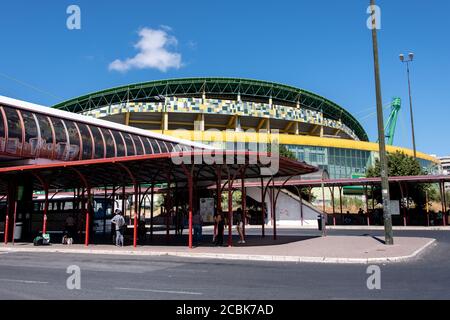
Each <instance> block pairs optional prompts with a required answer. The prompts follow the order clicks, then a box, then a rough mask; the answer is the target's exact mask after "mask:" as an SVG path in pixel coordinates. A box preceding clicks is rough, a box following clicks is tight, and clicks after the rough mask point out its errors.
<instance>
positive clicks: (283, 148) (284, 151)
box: [278, 145, 298, 160]
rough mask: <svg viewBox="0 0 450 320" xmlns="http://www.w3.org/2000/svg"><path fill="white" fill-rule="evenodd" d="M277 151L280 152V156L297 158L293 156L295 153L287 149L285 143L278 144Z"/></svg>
mask: <svg viewBox="0 0 450 320" xmlns="http://www.w3.org/2000/svg"><path fill="white" fill-rule="evenodd" d="M278 152H279V153H280V157H284V158H288V159H293V160H298V159H297V157H296V156H295V153H294V152H292V151H291V150H289V149H288V148H287V147H286V146H285V145H280V147H279V148H278Z"/></svg>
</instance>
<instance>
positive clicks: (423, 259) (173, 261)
mask: <svg viewBox="0 0 450 320" xmlns="http://www.w3.org/2000/svg"><path fill="white" fill-rule="evenodd" d="M279 234H308V232H307V231H300V230H297V231H295V230H287V231H286V230H283V231H282V230H279ZM329 234H333V235H344V234H345V235H349V234H350V235H356V234H359V235H361V234H371V235H381V234H382V233H381V232H379V231H342V230H335V231H329ZM396 235H402V236H426V237H434V238H436V239H437V240H438V241H437V244H436V245H435V246H434V247H433V248H431V249H429V250H428V251H427V252H426V253H424V254H422V255H421V256H419V257H418V258H417V259H415V260H413V261H410V262H405V263H396V264H386V265H379V266H380V268H381V290H369V289H368V288H367V285H366V282H367V278H368V276H369V275H368V274H366V271H367V266H366V265H342V264H341V265H337V264H336V265H334V264H310V263H304V264H296V263H269V262H240V261H219V260H199V259H181V258H175V257H132V256H112V255H111V256H105V255H87V254H83V255H79V254H78V255H75V254H74V255H72V254H40V253H39V254H30V253H0V299H1V300H4V299H183V300H186V299H215V300H228V299H244V300H245V299H450V232H449V231H402V232H400V231H399V232H396ZM71 265H76V266H79V268H80V272H81V276H80V284H81V289H80V290H77V289H74V290H69V289H67V286H66V281H67V278H68V277H69V276H70V275H69V274H68V273H66V271H67V267H68V266H71Z"/></svg>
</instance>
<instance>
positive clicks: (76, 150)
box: [65, 120, 80, 160]
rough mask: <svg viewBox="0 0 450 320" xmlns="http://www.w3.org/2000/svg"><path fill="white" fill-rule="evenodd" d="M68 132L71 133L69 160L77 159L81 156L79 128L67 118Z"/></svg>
mask: <svg viewBox="0 0 450 320" xmlns="http://www.w3.org/2000/svg"><path fill="white" fill-rule="evenodd" d="M65 124H66V127H67V133H68V134H69V145H68V149H69V150H68V155H67V156H68V160H76V159H79V158H80V135H79V134H78V128H77V127H76V126H75V123H73V122H72V121H68V120H65Z"/></svg>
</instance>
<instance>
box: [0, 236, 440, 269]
mask: <svg viewBox="0 0 450 320" xmlns="http://www.w3.org/2000/svg"><path fill="white" fill-rule="evenodd" d="M435 242H436V239H431V240H430V241H428V242H427V243H426V244H425V245H423V246H422V247H420V248H419V249H417V250H416V251H414V252H413V253H411V254H410V255H405V256H397V257H380V258H339V257H308V256H277V255H249V254H236V253H190V252H177V251H174V252H167V251H166V252H164V251H134V250H123V251H113V250H92V249H52V248H38V249H37V248H0V252H31V253H36V252H44V253H66V254H67V253H75V254H98V255H128V256H159V257H161V256H171V257H182V258H195V259H220V260H240V261H269V262H296V263H330V264H371V263H389V262H404V261H407V260H410V259H413V258H415V257H416V256H418V255H419V254H420V253H422V252H423V251H424V250H425V249H426V248H428V247H429V246H431V245H432V244H433V243H435Z"/></svg>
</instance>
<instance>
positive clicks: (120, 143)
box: [111, 130, 126, 157]
mask: <svg viewBox="0 0 450 320" xmlns="http://www.w3.org/2000/svg"><path fill="white" fill-rule="evenodd" d="M111 132H112V134H113V136H114V140H115V141H116V147H117V156H118V157H124V156H126V148H125V143H124V140H123V137H122V134H121V133H120V132H119V131H115V130H111Z"/></svg>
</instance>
